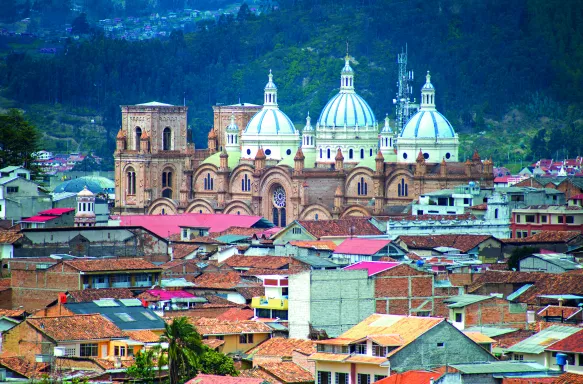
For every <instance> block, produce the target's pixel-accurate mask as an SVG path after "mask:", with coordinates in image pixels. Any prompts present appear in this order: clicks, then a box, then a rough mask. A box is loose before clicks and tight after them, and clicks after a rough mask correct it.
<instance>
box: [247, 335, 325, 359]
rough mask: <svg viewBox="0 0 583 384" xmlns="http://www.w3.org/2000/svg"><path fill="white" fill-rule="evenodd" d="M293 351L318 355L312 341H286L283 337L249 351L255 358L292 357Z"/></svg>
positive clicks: (269, 340) (272, 339) (275, 338)
mask: <svg viewBox="0 0 583 384" xmlns="http://www.w3.org/2000/svg"><path fill="white" fill-rule="evenodd" d="M293 351H297V352H300V353H303V354H304V355H311V354H313V353H316V345H315V344H314V342H313V341H311V340H304V339H285V338H283V337H273V338H271V339H268V340H266V341H264V342H263V343H261V344H259V345H258V346H256V347H254V348H252V349H250V350H249V351H247V354H248V355H251V356H253V357H255V356H271V357H272V356H277V357H281V358H284V357H291V356H292V354H293Z"/></svg>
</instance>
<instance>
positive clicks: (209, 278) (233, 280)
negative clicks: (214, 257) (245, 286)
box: [194, 272, 241, 289]
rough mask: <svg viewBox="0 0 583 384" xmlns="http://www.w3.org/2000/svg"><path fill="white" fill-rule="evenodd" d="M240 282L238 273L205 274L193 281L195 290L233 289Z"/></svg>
mask: <svg viewBox="0 0 583 384" xmlns="http://www.w3.org/2000/svg"><path fill="white" fill-rule="evenodd" d="M240 282H241V275H240V274H239V273H238V272H205V273H203V274H202V275H200V276H198V277H197V278H196V279H194V284H195V285H196V288H213V289H234V288H235V287H236V286H237V285H238V284H239V283H240Z"/></svg>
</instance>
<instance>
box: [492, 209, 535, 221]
mask: <svg viewBox="0 0 583 384" xmlns="http://www.w3.org/2000/svg"><path fill="white" fill-rule="evenodd" d="M494 218H495V219H497V218H498V208H496V209H495V210H494ZM545 220H546V216H545Z"/></svg>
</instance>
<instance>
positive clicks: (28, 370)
mask: <svg viewBox="0 0 583 384" xmlns="http://www.w3.org/2000/svg"><path fill="white" fill-rule="evenodd" d="M0 365H1V366H3V367H6V368H8V369H10V370H12V371H14V372H16V373H18V374H19V375H22V376H24V377H26V378H28V379H32V378H39V377H41V376H42V375H43V372H46V371H47V370H48V369H49V367H50V366H49V364H46V363H31V362H29V361H28V360H26V359H25V358H24V357H20V356H13V357H0Z"/></svg>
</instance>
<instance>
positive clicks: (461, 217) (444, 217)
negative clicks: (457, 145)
mask: <svg viewBox="0 0 583 384" xmlns="http://www.w3.org/2000/svg"><path fill="white" fill-rule="evenodd" d="M448 170H449V169H448ZM401 220H406V221H439V220H476V216H474V215H472V214H471V213H462V214H461V215H408V216H397V217H394V218H391V220H390V221H401Z"/></svg>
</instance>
